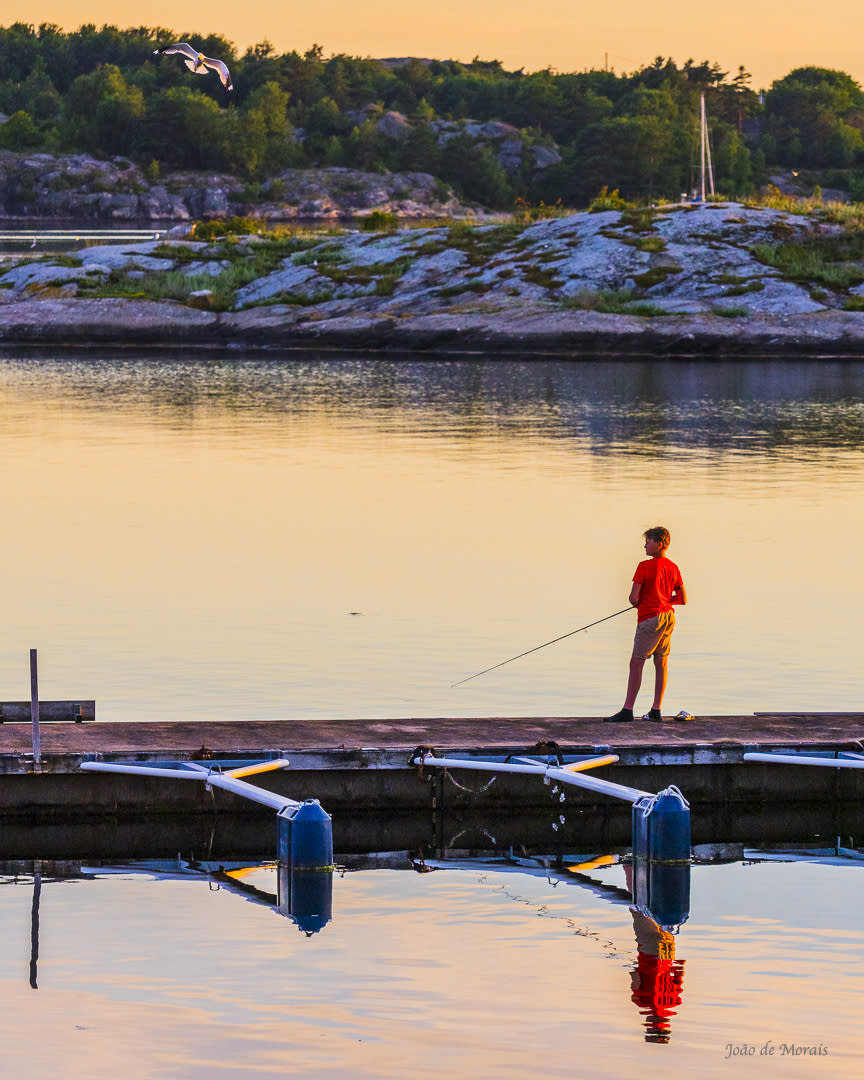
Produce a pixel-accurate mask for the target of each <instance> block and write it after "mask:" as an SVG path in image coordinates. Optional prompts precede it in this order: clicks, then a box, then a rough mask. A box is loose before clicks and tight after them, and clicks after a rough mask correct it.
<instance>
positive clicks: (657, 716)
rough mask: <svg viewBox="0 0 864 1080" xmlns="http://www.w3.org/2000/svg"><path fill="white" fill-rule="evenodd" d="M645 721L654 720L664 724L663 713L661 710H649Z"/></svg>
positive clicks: (644, 718) (644, 717)
mask: <svg viewBox="0 0 864 1080" xmlns="http://www.w3.org/2000/svg"><path fill="white" fill-rule="evenodd" d="M642 719H643V720H654V721H655V722H656V723H658V724H659V723H662V722H663V713H661V712H660V710H659V709H649V710H648V712H646V713H645V715H644V716H643V717H642Z"/></svg>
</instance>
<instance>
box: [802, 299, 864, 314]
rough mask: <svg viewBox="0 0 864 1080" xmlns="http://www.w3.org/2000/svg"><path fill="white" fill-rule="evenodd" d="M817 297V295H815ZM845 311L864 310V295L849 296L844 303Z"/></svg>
mask: <svg viewBox="0 0 864 1080" xmlns="http://www.w3.org/2000/svg"><path fill="white" fill-rule="evenodd" d="M814 299H815V297H814ZM843 310H844V311H864V296H850V297H847V299H846V303H845V304H844V305H843Z"/></svg>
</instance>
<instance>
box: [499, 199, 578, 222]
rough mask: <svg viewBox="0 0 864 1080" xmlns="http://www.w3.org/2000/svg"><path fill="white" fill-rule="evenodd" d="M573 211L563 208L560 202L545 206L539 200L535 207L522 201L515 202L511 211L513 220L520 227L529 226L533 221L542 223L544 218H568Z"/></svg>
mask: <svg viewBox="0 0 864 1080" xmlns="http://www.w3.org/2000/svg"><path fill="white" fill-rule="evenodd" d="M572 213H573V211H572V210H570V209H568V208H567V207H565V206H563V205H562V203H561V200H560V199H558V201H557V202H555V203H553V204H552V205H551V206H549V205H547V204H546V203H544V202H543V200H542V199H541V200H540V202H539V203H538V204H537V206H531V205H530V203H527V202H526V201H525V200H524V199H522V198H518V199H517V200H516V208H515V210H514V211H513V220H514V222H518V223H520V224H522V225H530V224H531V223H532V222H533V221H542V220H544V219H545V218H562V217H569V216H570V214H572Z"/></svg>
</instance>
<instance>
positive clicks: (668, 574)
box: [633, 555, 684, 622]
mask: <svg viewBox="0 0 864 1080" xmlns="http://www.w3.org/2000/svg"><path fill="white" fill-rule="evenodd" d="M633 580H634V581H635V582H636V583H637V584H639V585H641V586H642V591H641V592H640V593H639V607H638V609H637V622H644V621H645V620H646V619H651V618H653V616H655V615H659V614H660V612H661V611H672V610H673V604H672V602H671V600H670V599H669V598H670V597H671V595H672V593H673V592H674V591H675V589H677V588H679V587H680V588H683V587H684V583H683V582H682V580H681V571H680V570H679V569H678V567H677V566H676V565H675V563H674V562H672V560H671V559H667V558H666V556H665V555H661V556H659V557H658V558H656V559H646V560H645V561H644V562H640V563H639V565H638V566H637V567H636V573H635V574H634V575H633Z"/></svg>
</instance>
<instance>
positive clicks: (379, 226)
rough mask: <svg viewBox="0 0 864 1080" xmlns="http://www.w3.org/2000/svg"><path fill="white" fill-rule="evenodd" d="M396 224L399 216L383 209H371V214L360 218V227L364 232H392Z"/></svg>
mask: <svg viewBox="0 0 864 1080" xmlns="http://www.w3.org/2000/svg"><path fill="white" fill-rule="evenodd" d="M398 225H399V218H398V217H396V215H395V214H387V213H385V212H384V211H383V210H373V211H372V213H371V214H367V215H366V216H365V217H363V218H361V219H360V228H361V229H363V231H364V232H394V231H395V230H396V229H397V227H398Z"/></svg>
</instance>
